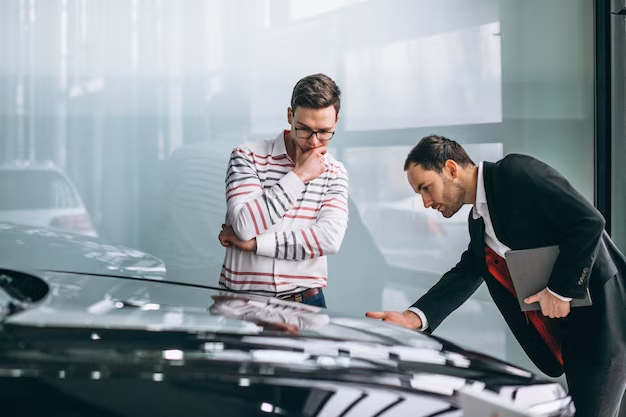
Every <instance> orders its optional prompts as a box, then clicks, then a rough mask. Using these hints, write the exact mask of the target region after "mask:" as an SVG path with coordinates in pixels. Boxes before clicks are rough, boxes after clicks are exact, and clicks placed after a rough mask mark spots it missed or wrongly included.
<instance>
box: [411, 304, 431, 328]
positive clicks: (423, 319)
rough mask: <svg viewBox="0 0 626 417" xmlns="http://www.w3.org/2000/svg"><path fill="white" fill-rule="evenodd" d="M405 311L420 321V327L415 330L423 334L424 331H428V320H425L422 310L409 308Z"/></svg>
mask: <svg viewBox="0 0 626 417" xmlns="http://www.w3.org/2000/svg"><path fill="white" fill-rule="evenodd" d="M407 310H409V311H412V312H414V313H415V314H417V315H418V316H419V318H420V319H421V320H422V327H419V328H417V329H415V330H419V331H420V332H423V331H424V330H426V329H428V319H427V318H426V315H425V314H424V312H423V311H422V310H420V309H419V308H416V307H409V308H408V309H407Z"/></svg>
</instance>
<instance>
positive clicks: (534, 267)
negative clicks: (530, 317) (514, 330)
mask: <svg viewBox="0 0 626 417" xmlns="http://www.w3.org/2000/svg"><path fill="white" fill-rule="evenodd" d="M504 256H505V258H506V264H507V266H508V268H509V272H510V274H511V279H512V280H513V286H514V287H515V292H516V293H517V301H518V302H519V305H520V307H521V308H522V311H529V310H539V309H540V308H541V307H540V306H539V303H532V304H526V303H525V302H524V299H525V298H526V297H530V296H531V295H534V294H537V293H538V292H539V291H541V290H543V289H544V288H546V287H547V286H548V280H549V279H550V275H551V274H552V267H553V266H554V262H555V261H556V258H557V257H558V256H559V247H558V246H547V247H545V248H536V249H524V250H511V251H508V252H507V253H505V255H504ZM577 278H578V277H572V279H577ZM590 305H591V296H590V295H589V290H587V294H586V296H585V298H583V299H578V298H574V299H573V300H572V301H571V303H570V306H571V307H584V306H590Z"/></svg>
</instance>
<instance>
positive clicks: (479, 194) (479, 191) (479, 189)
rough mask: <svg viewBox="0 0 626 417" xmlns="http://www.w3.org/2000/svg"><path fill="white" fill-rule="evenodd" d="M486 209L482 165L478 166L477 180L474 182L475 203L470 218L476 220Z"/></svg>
mask: <svg viewBox="0 0 626 417" xmlns="http://www.w3.org/2000/svg"><path fill="white" fill-rule="evenodd" d="M486 207H487V193H486V192H485V179H484V176H483V163H482V162H481V163H479V164H478V179H477V181H476V203H475V204H474V207H473V208H472V216H473V217H474V219H478V218H480V217H482V216H483V213H484V210H485V209H486Z"/></svg>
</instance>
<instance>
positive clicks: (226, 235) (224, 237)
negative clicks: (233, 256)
mask: <svg viewBox="0 0 626 417" xmlns="http://www.w3.org/2000/svg"><path fill="white" fill-rule="evenodd" d="M218 239H219V240H220V243H221V244H222V246H224V247H229V246H231V245H232V246H234V247H236V248H237V249H239V250H241V251H244V252H256V237H253V238H252V239H250V240H241V239H239V238H238V237H237V235H236V234H235V231H234V230H233V228H232V226H230V225H227V224H223V225H222V231H221V232H220V235H219V236H218Z"/></svg>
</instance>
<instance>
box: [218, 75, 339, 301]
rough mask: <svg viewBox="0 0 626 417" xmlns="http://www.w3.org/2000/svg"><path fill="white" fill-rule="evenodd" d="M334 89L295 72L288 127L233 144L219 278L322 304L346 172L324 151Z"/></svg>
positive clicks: (333, 116) (324, 80)
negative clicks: (260, 138) (270, 135)
mask: <svg viewBox="0 0 626 417" xmlns="http://www.w3.org/2000/svg"><path fill="white" fill-rule="evenodd" d="M340 94H341V92H340V91H339V88H338V87H337V85H336V84H335V82H334V81H333V80H332V79H330V78H329V77H327V76H326V75H323V74H315V75H311V76H308V77H305V78H303V79H301V80H300V81H298V83H297V84H296V86H295V87H294V90H293V94H292V97H291V107H289V108H288V109H287V121H288V122H289V124H290V125H291V129H290V130H285V131H284V132H281V133H280V134H279V135H278V136H277V137H276V138H275V139H270V140H265V141H260V142H255V143H249V144H245V145H242V146H240V147H237V148H235V149H234V150H233V152H232V154H231V157H230V162H229V165H228V170H227V173H226V205H227V215H226V224H225V225H223V230H222V232H221V233H220V235H219V240H220V242H221V243H222V245H224V246H225V247H226V248H227V249H226V257H225V260H224V266H223V267H222V273H221V276H220V284H221V285H223V286H225V287H227V288H230V289H235V290H245V291H252V292H256V293H261V294H266V295H270V296H276V297H280V298H283V299H287V300H292V301H299V302H303V303H305V304H310V305H316V306H320V307H326V303H325V299H324V294H323V293H322V288H323V287H325V286H326V284H327V281H328V277H327V275H328V266H327V262H326V255H332V254H335V253H337V251H338V250H339V246H340V245H341V242H342V240H343V236H344V233H345V231H346V227H347V225H348V174H347V172H346V170H345V168H344V166H343V164H341V163H340V162H339V161H337V160H335V159H334V158H333V157H332V156H331V155H330V154H329V153H327V151H326V146H327V145H328V143H329V142H330V140H331V139H332V137H333V135H334V133H335V128H336V126H337V121H338V120H339V109H340V104H341V103H340Z"/></svg>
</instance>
